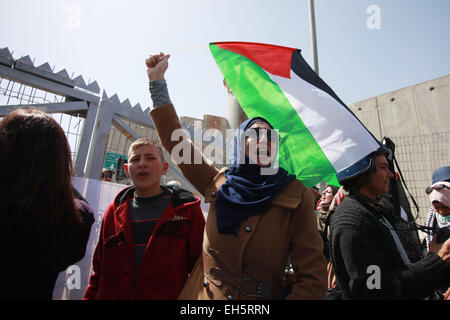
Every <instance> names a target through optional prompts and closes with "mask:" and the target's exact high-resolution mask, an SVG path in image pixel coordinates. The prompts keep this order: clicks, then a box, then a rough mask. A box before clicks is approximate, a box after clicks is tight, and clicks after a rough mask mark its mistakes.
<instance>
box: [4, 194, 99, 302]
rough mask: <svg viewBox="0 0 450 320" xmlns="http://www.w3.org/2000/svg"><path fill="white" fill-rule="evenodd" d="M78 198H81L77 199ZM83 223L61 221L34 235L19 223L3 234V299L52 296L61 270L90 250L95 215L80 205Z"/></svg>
mask: <svg viewBox="0 0 450 320" xmlns="http://www.w3.org/2000/svg"><path fill="white" fill-rule="evenodd" d="M76 201H78V200H76ZM79 213H80V216H81V218H82V223H81V224H71V225H67V224H59V225H57V226H55V227H53V228H52V230H51V231H49V232H47V233H46V234H44V235H40V236H33V235H31V234H30V233H29V232H27V231H25V230H24V228H23V227H22V225H21V224H16V225H15V226H12V227H11V228H9V229H8V230H6V231H3V232H2V233H1V235H0V243H1V246H2V247H1V251H2V253H1V256H2V262H1V264H0V274H1V275H2V281H1V283H2V284H1V288H2V290H1V291H0V299H52V294H53V289H54V287H55V282H56V279H57V277H58V274H59V273H60V272H62V271H64V270H65V269H67V267H68V266H70V265H72V264H74V263H76V262H78V261H79V260H81V259H82V258H83V257H84V255H85V253H86V245H87V241H88V239H89V233H90V230H91V226H92V224H93V223H94V221H95V219H94V215H93V214H92V212H91V209H90V208H89V207H87V206H80V209H79Z"/></svg>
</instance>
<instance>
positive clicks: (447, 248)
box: [437, 238, 450, 265]
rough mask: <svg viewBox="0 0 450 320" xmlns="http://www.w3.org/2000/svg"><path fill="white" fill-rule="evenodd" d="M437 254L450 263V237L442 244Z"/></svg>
mask: <svg viewBox="0 0 450 320" xmlns="http://www.w3.org/2000/svg"><path fill="white" fill-rule="evenodd" d="M437 254H438V255H439V256H440V257H441V258H442V259H443V260H444V261H445V262H447V264H449V265H450V238H449V239H447V241H445V242H444V243H443V244H442V247H441V248H440V249H439V251H438V252H437Z"/></svg>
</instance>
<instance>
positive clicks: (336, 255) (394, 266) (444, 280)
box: [330, 196, 450, 299]
mask: <svg viewBox="0 0 450 320" xmlns="http://www.w3.org/2000/svg"><path fill="white" fill-rule="evenodd" d="M363 202H364V201H363V200H361V199H360V198H358V197H355V196H347V197H346V198H345V199H344V201H343V202H342V203H341V204H340V205H339V206H338V207H337V209H336V212H335V213H334V214H333V215H332V216H331V224H330V228H331V260H332V263H333V268H334V271H335V274H336V278H337V284H338V286H339V288H340V290H341V292H342V297H343V298H344V299H423V298H426V297H427V296H430V295H432V294H433V292H434V289H436V288H438V287H440V286H442V285H444V286H445V285H447V286H448V285H449V284H450V267H449V266H448V265H447V263H446V262H445V261H444V260H442V259H441V258H440V257H439V256H438V255H436V254H433V253H430V254H429V255H428V256H426V257H425V258H423V259H422V260H420V261H418V262H416V263H412V264H409V265H406V264H405V263H404V262H403V260H402V259H401V256H400V253H399V251H398V249H397V246H396V244H395V242H394V239H393V237H392V235H391V233H390V231H389V229H388V228H387V227H386V226H385V225H384V224H383V223H382V222H381V221H380V220H379V219H380V217H381V215H380V214H381V213H382V212H383V210H386V209H382V208H381V207H378V211H375V210H369V209H368V208H371V207H367V204H365V205H364V204H363ZM384 212H385V211H384ZM385 216H388V215H385ZM391 224H392V222H391ZM370 266H377V267H379V270H380V288H373V287H372V289H370V287H371V286H370V285H369V286H368V282H370V283H372V284H373V282H372V280H373V279H374V278H373V275H374V271H373V269H371V268H370Z"/></svg>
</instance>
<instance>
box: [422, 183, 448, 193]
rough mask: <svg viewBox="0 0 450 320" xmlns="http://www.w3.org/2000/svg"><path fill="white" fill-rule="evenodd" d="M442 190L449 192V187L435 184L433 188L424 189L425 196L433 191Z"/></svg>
mask: <svg viewBox="0 0 450 320" xmlns="http://www.w3.org/2000/svg"><path fill="white" fill-rule="evenodd" d="M442 189H448V190H450V187H448V186H446V185H445V184H437V185H435V186H433V187H427V188H426V189H425V193H426V194H430V193H431V192H432V191H433V190H436V191H437V190H442Z"/></svg>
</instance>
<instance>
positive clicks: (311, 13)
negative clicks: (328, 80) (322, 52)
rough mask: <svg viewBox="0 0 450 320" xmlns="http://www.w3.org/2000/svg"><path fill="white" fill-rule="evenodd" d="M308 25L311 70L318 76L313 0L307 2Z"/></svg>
mask: <svg viewBox="0 0 450 320" xmlns="http://www.w3.org/2000/svg"><path fill="white" fill-rule="evenodd" d="M308 4H309V25H310V29H311V50H312V63H313V70H314V71H315V72H316V73H317V75H319V60H318V58H317V39H316V18H315V14H314V0H309V1H308Z"/></svg>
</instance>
